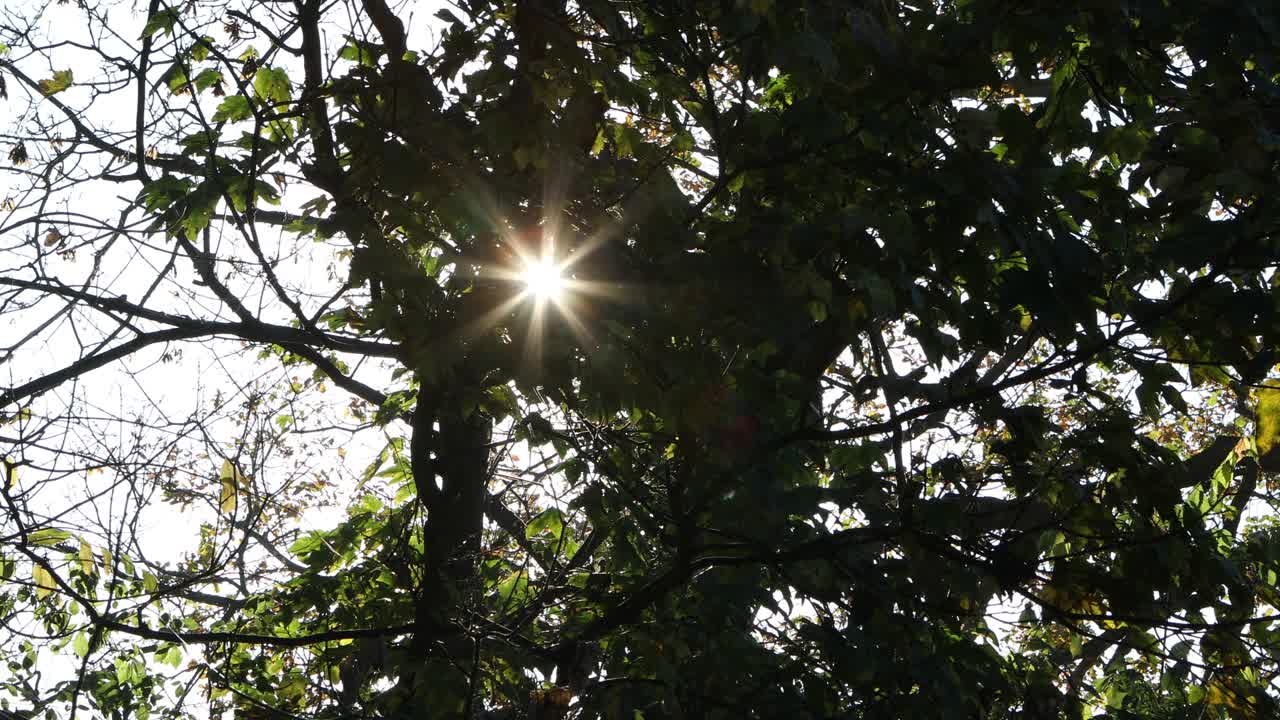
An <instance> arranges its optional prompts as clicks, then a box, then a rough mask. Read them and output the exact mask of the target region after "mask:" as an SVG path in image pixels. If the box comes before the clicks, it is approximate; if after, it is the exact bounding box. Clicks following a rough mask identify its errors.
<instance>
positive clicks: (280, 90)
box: [253, 67, 289, 103]
mask: <svg viewBox="0 0 1280 720" xmlns="http://www.w3.org/2000/svg"><path fill="white" fill-rule="evenodd" d="M253 92H254V95H255V96H256V97H257V98H258V99H259V100H265V101H267V102H269V103H285V102H288V101H289V73H287V72H285V71H284V70H283V69H281V68H269V67H264V68H258V72H256V73H254V76H253Z"/></svg>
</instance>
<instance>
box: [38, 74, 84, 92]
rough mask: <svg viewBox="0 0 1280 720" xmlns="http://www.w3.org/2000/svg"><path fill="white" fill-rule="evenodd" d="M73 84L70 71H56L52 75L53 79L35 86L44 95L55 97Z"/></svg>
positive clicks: (42, 81)
mask: <svg viewBox="0 0 1280 720" xmlns="http://www.w3.org/2000/svg"><path fill="white" fill-rule="evenodd" d="M73 82H75V79H74V76H73V75H72V73H71V71H70V70H57V71H55V72H54V73H53V77H51V78H47V79H45V80H41V81H40V82H39V83H37V86H38V87H39V88H40V92H42V93H44V94H45V95H56V94H58V93H60V92H62V91H63V90H66V89H67V88H69V87H71V84H72V83H73Z"/></svg>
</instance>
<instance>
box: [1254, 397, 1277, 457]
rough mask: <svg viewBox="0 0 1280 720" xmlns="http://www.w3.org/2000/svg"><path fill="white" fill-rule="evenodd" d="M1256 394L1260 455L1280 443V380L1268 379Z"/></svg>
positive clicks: (1255, 432)
mask: <svg viewBox="0 0 1280 720" xmlns="http://www.w3.org/2000/svg"><path fill="white" fill-rule="evenodd" d="M1256 396H1257V399H1258V405H1257V417H1258V423H1257V428H1256V429H1255V430H1254V440H1255V441H1256V442H1257V445H1258V455H1259V456H1264V455H1267V454H1268V453H1270V452H1271V450H1272V449H1273V448H1274V447H1276V445H1277V444H1278V443H1280V382H1278V381H1275V380H1268V381H1267V382H1265V383H1263V386H1262V387H1260V388H1258V390H1257V393H1256Z"/></svg>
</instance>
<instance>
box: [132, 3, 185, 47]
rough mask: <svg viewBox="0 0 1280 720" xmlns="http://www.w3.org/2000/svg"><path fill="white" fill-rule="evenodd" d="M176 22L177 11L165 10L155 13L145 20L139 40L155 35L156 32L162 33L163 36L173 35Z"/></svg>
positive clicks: (172, 9)
mask: <svg viewBox="0 0 1280 720" xmlns="http://www.w3.org/2000/svg"><path fill="white" fill-rule="evenodd" d="M176 22H178V11H177V10H176V9H174V8H165V9H163V10H160V11H158V12H156V13H155V14H154V15H152V16H151V17H150V18H148V19H147V24H146V25H144V26H143V28H142V35H140V36H139V37H138V39H139V40H145V39H146V38H149V37H151V36H152V35H155V34H156V33H157V32H164V34H165V35H172V34H173V26H174V24H175V23H176Z"/></svg>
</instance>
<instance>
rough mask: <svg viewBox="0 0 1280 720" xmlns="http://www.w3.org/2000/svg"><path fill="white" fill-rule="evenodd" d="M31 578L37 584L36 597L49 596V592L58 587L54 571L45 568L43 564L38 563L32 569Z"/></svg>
mask: <svg viewBox="0 0 1280 720" xmlns="http://www.w3.org/2000/svg"><path fill="white" fill-rule="evenodd" d="M31 578H32V580H33V581H34V582H35V585H36V597H37V598H39V599H41V600H43V599H44V598H46V597H49V594H50V593H52V592H53V591H54V590H55V589H57V587H58V584H57V583H56V582H55V581H54V579H53V573H51V572H49V571H48V570H46V569H44V567H43V566H40V565H36V566H35V568H34V569H32V571H31Z"/></svg>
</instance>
